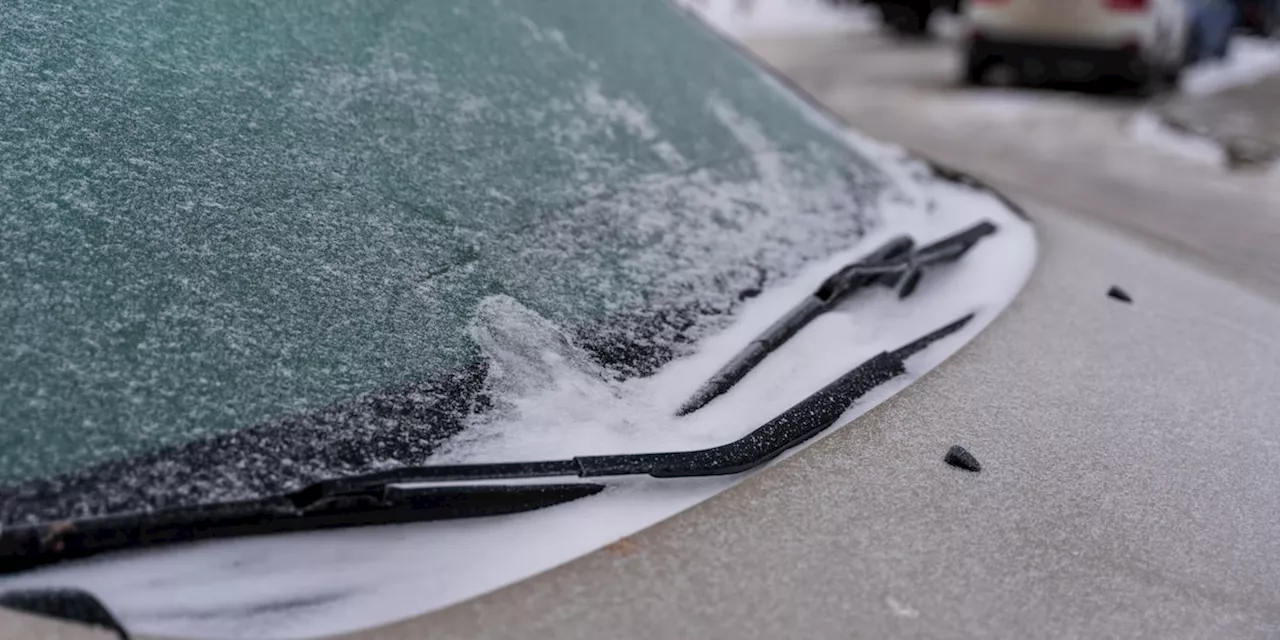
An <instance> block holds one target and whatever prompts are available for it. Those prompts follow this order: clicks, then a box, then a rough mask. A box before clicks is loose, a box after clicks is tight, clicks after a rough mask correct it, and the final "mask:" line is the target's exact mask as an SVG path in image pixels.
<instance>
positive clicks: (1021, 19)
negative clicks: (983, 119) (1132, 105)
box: [963, 0, 1190, 94]
mask: <svg viewBox="0 0 1280 640" xmlns="http://www.w3.org/2000/svg"><path fill="white" fill-rule="evenodd" d="M967 15H968V17H969V20H970V23H971V25H972V31H971V34H970V37H969V40H968V41H967V43H966V46H965V51H964V58H965V62H964V72H963V73H964V80H965V81H966V82H968V83H972V84H979V83H982V82H983V81H984V79H985V77H986V74H987V72H988V71H989V70H990V69H991V68H992V67H993V66H995V65H1007V66H1009V67H1012V68H1013V69H1015V70H1016V71H1017V72H1018V73H1019V76H1020V77H1022V78H1025V79H1028V80H1031V81H1041V80H1055V79H1056V80H1069V81H1093V80H1100V79H1109V78H1115V79H1120V80H1122V81H1124V82H1125V83H1126V84H1128V85H1130V86H1131V88H1133V89H1135V90H1136V91H1138V92H1140V93H1144V94H1150V93H1154V92H1156V91H1158V90H1159V89H1160V88H1161V87H1162V86H1166V85H1168V84H1169V83H1171V82H1175V81H1176V80H1177V78H1178V77H1179V75H1180V73H1181V71H1182V69H1183V67H1184V66H1185V65H1186V63H1187V60H1186V59H1187V54H1186V47H1187V37H1188V32H1189V30H1190V28H1189V25H1190V20H1189V19H1188V17H1187V6H1186V5H1185V4H1184V3H1183V1H1182V0H1080V1H1072V2H1061V1H1060V0H973V1H972V2H971V3H970V4H969V8H968V10H967Z"/></svg>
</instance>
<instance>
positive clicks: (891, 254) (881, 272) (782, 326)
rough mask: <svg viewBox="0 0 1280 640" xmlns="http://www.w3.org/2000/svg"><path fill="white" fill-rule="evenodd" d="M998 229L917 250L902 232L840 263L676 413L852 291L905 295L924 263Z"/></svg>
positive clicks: (701, 401)
mask: <svg viewBox="0 0 1280 640" xmlns="http://www.w3.org/2000/svg"><path fill="white" fill-rule="evenodd" d="M995 232H996V226H995V225H994V224H991V223H990V222H987V221H983V222H979V223H978V224H975V225H973V226H972V227H969V228H968V229H965V230H963V231H960V232H958V233H955V234H952V235H950V236H947V237H945V238H943V239H941V240H938V241H937V242H934V243H932V244H929V245H927V246H924V247H921V248H919V249H915V242H914V241H913V240H912V239H911V238H909V237H907V236H898V237H896V238H894V239H892V240H890V241H888V242H886V243H884V244H883V245H881V246H880V247H879V248H878V249H876V250H875V251H873V252H871V254H869V255H867V256H866V257H864V258H862V259H861V260H858V261H857V262H853V263H850V264H847V265H845V266H843V267H841V268H840V270H839V271H836V272H835V273H834V274H832V275H831V276H830V277H828V278H827V279H826V280H825V281H823V283H822V285H821V286H819V287H818V289H817V290H816V291H814V292H813V294H811V295H810V296H808V297H806V298H805V299H804V300H802V301H801V302H800V304H798V305H796V306H795V307H792V308H791V310H790V311H788V312H787V313H785V314H783V316H782V317H781V318H779V319H778V320H777V321H776V322H774V323H773V325H772V326H770V327H769V328H768V329H766V330H765V331H764V333H761V334H760V335H759V336H757V337H756V339H754V340H752V341H751V342H750V343H749V344H748V345H747V346H746V347H745V348H743V349H742V351H739V352H738V354H737V355H735V356H734V357H733V358H732V359H730V360H729V362H728V363H726V364H725V365H724V366H723V367H721V368H720V370H719V371H716V373H715V374H713V375H712V376H711V377H710V378H708V379H707V381H706V382H704V383H703V384H702V386H700V387H698V390H697V391H695V392H694V394H693V395H692V396H690V398H689V399H688V400H686V401H685V403H684V404H683V405H681V406H680V409H679V410H677V411H676V415H678V416H683V415H688V414H690V413H693V412H694V411H697V410H698V409H701V408H702V407H704V406H706V404H707V403H709V402H711V401H712V400H715V399H716V398H718V397H720V396H721V395H723V394H724V393H725V392H726V391H728V390H729V389H730V388H732V387H733V385H735V384H737V383H738V382H739V381H740V380H742V379H743V378H744V377H746V375H747V374H748V373H750V372H751V370H752V369H754V368H755V367H756V365H758V364H760V363H761V362H763V361H764V359H765V358H766V357H768V356H769V354H770V353H773V352H774V351H775V350H777V349H778V347H781V346H782V345H783V343H785V342H786V341H788V340H790V339H791V338H792V337H793V336H795V335H796V333H798V332H799V331H800V330H801V329H803V328H804V327H805V326H806V325H808V324H809V323H810V322H812V321H813V320H814V319H816V318H817V317H818V316H820V315H822V314H824V313H826V312H828V311H830V310H832V309H834V308H835V307H836V305H838V304H839V303H840V302H841V301H843V300H844V299H846V298H847V297H849V296H850V295H852V294H854V293H856V292H857V291H860V290H862V289H865V288H867V287H870V286H872V285H876V284H879V285H882V286H886V287H897V289H898V297H899V298H905V297H907V296H909V295H911V294H912V293H914V292H915V290H916V286H917V285H918V284H919V283H920V278H921V276H922V275H923V273H924V269H925V268H926V267H933V266H936V265H939V264H942V263H946V262H952V261H954V260H957V259H959V258H960V256H962V255H964V254H965V253H966V252H968V250H969V249H970V248H972V247H973V245H975V244H977V243H978V241H979V240H981V239H982V238H984V237H986V236H988V235H991V234H993V233H995Z"/></svg>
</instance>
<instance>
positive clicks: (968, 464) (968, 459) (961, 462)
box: [942, 444, 982, 473]
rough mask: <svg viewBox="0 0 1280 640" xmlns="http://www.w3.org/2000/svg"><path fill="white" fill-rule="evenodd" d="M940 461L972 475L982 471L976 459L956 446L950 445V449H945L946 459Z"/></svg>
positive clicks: (962, 448)
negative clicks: (970, 472)
mask: <svg viewBox="0 0 1280 640" xmlns="http://www.w3.org/2000/svg"><path fill="white" fill-rule="evenodd" d="M942 460H943V461H944V462H946V463H947V464H949V465H951V466H953V467H960V468H961V469H964V470H965V471H972V472H974V473H977V472H979V471H982V465H981V464H979V463H978V459H977V458H975V457H973V454H972V453H969V451H968V450H966V449H965V448H964V447H962V446H960V445H958V444H957V445H952V447H951V448H950V449H947V457H945V458H943V459H942Z"/></svg>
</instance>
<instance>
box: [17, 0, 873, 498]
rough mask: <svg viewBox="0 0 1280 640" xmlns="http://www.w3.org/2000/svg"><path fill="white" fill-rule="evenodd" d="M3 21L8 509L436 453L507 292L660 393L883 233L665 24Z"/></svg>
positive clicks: (808, 151) (40, 2) (847, 166)
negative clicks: (716, 334)
mask: <svg viewBox="0 0 1280 640" xmlns="http://www.w3.org/2000/svg"><path fill="white" fill-rule="evenodd" d="M0 11H2V13H0V16H2V18H0V113H3V114H5V115H4V126H3V127H0V320H2V321H3V325H2V326H3V327H4V331H3V332H0V371H2V372H3V376H2V377H0V482H2V483H4V486H2V487H0V505H3V511H0V522H14V521H22V520H31V519H36V518H41V517H56V516H60V515H87V514H92V513H104V512H111V511H121V510H128V509H137V508H146V507H156V506H163V505H168V504H178V503H187V502H193V501H198V500H211V499H229V498H240V497H247V496H251V495H256V494H261V493H262V492H266V491H279V490H281V489H283V488H288V487H292V486H296V485H297V484H299V483H301V482H305V481H308V480H313V479H316V478H319V477H323V476H327V475H331V474H336V473H355V472H360V471H368V470H370V469H375V468H381V467H386V466H391V465H397V464H412V463H420V462H422V460H423V459H425V457H426V456H427V455H428V454H430V452H432V451H433V450H435V449H436V448H437V447H438V446H439V445H440V444H441V443H442V442H443V441H444V440H445V439H447V438H448V437H450V436H452V435H454V434H455V433H456V432H458V431H459V430H460V429H462V428H463V426H464V424H465V423H466V419H467V417H468V416H471V415H475V414H478V413H483V412H485V411H488V410H491V409H492V408H494V407H495V406H500V405H501V403H502V401H503V398H501V397H500V396H501V394H500V393H495V391H494V390H493V389H492V388H491V387H492V385H491V384H489V382H487V381H491V380H492V376H489V375H488V374H489V373H490V372H489V367H490V364H491V362H492V358H491V357H490V356H489V355H486V354H487V353H492V352H493V349H494V345H493V344H488V345H485V344H484V337H483V336H484V332H483V331H479V332H478V330H477V329H476V328H477V327H483V326H484V319H485V318H486V317H489V316H486V315H485V314H486V313H489V314H492V313H493V312H494V311H495V310H500V309H499V308H498V307H494V305H505V307H501V308H506V309H521V310H524V312H525V313H526V314H527V316H528V317H529V318H536V319H537V321H538V322H540V323H550V328H548V327H547V326H542V325H539V326H537V327H532V326H531V327H530V331H540V332H546V335H548V336H553V335H554V336H566V337H567V338H566V339H569V340H571V341H572V346H573V348H572V349H569V350H568V351H565V352H566V353H575V354H585V356H584V357H587V358H588V359H589V361H583V362H582V366H581V367H580V368H579V369H578V370H579V371H584V372H592V373H591V375H597V376H604V377H612V378H625V377H634V376H641V375H646V374H648V373H651V372H652V371H654V370H655V369H656V367H658V366H660V365H661V364H663V363H665V362H666V361H668V360H670V359H671V358H674V357H677V356H679V355H681V354H682V353H686V352H688V350H689V349H690V345H691V344H692V343H694V342H695V341H696V340H698V339H699V338H700V337H702V336H704V335H706V334H707V332H709V331H712V330H714V329H716V328H718V327H721V326H723V325H724V324H725V322H727V320H728V318H729V317H730V316H731V314H732V313H733V312H734V310H735V308H736V305H737V304H738V303H739V302H740V299H741V296H743V295H744V294H745V292H748V291H752V290H758V289H759V287H760V286H762V284H765V283H768V282H771V281H775V280H777V279H781V278H786V277H787V276H788V275H789V274H793V273H794V272H795V271H796V270H797V269H799V268H800V267H801V266H802V265H804V264H805V263H807V262H809V261H811V260H813V259H816V258H820V257H822V256H826V255H829V254H830V253H832V252H833V251H835V250H837V249H839V248H843V247H846V246H848V245H849V243H850V241H851V239H853V238H854V237H856V236H858V235H859V234H861V233H862V232H864V231H865V230H866V229H867V228H869V226H871V225H874V224H876V223H877V222H878V221H877V218H876V213H875V212H874V211H873V210H872V208H871V203H873V202H874V201H875V199H876V195H877V192H878V191H879V189H880V188H881V187H882V186H883V183H884V178H883V177H882V176H881V175H880V174H879V173H878V172H877V171H876V170H875V169H874V168H872V167H871V166H870V165H869V163H867V162H866V161H865V160H862V159H860V158H859V157H856V156H855V155H854V154H853V153H852V152H851V151H850V150H849V149H848V147H846V146H844V145H843V144H842V143H840V142H839V141H837V140H835V139H834V138H832V137H831V136H830V135H829V134H828V133H825V132H823V131H822V130H820V129H819V128H818V127H816V126H815V125H814V124H812V123H811V122H810V120H808V119H807V118H806V117H804V116H802V115H800V114H799V113H798V112H797V111H796V110H795V107H794V105H793V103H791V102H790V99H789V98H786V97H784V96H781V95H780V94H779V93H778V92H777V91H776V90H775V88H774V87H773V86H771V85H769V84H768V83H766V82H763V81H762V78H761V77H760V75H759V73H758V72H757V71H756V70H755V69H754V68H753V67H752V66H751V65H750V64H749V63H748V62H746V61H745V60H743V59H742V58H740V57H739V56H737V55H736V54H734V53H733V52H732V51H730V50H729V49H728V48H727V47H726V46H725V45H724V44H722V43H720V42H719V41H717V40H716V39H715V38H714V37H713V36H711V35H710V34H709V33H708V32H706V31H704V30H703V29H702V28H701V27H700V26H698V25H696V24H694V23H693V22H691V21H690V19H689V18H688V17H686V16H683V15H680V13H679V11H678V10H676V9H674V8H673V7H671V6H668V5H667V4H666V3H664V2H634V1H630V0H616V1H613V2H605V1H601V0H572V1H570V0H559V1H557V2H541V1H535V0H522V1H517V0H511V1H498V0H474V1H469V2H457V3H453V2H436V1H434V0H417V1H404V0H396V1H394V2H392V1H374V0H351V1H341V0H324V1H320V0H297V1H285V0H282V1H273V2H256V1H227V2H216V3H199V2H192V3H167V2H152V1H150V0H148V1H145V2H142V1H131V0H83V1H78V2H57V1H54V0H7V1H6V2H5V7H4V9H3V10H0ZM483 301H488V302H484V304H482V302H483ZM507 316H511V317H521V316H519V315H518V314H517V315H515V316H512V315H511V314H507ZM504 317H505V316H504ZM490 338H494V336H493V335H492V334H491V335H490ZM549 339H550V338H549Z"/></svg>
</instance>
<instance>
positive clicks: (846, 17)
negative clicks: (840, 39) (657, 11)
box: [678, 0, 879, 38]
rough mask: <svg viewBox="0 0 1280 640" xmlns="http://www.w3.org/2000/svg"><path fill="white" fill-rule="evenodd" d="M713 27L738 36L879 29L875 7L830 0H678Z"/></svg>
mask: <svg viewBox="0 0 1280 640" xmlns="http://www.w3.org/2000/svg"><path fill="white" fill-rule="evenodd" d="M678 1H679V2H680V4H682V5H684V6H686V7H689V8H690V9H693V10H694V11H695V12H697V13H698V14H699V15H701V16H702V17H703V19H705V20H706V21H707V22H708V23H710V24H711V26H713V27H715V28H716V29H718V30H720V31H722V32H724V33H726V34H729V35H733V36H736V37H739V38H741V37H764V36H781V35H802V34H806V33H822V32H830V31H856V32H864V33H865V32H870V31H874V30H876V29H878V28H879V20H878V18H877V16H876V14H875V12H874V11H873V10H870V9H868V8H866V7H860V6H849V7H838V6H835V5H833V4H832V3H831V2H829V1H828V0H678Z"/></svg>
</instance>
